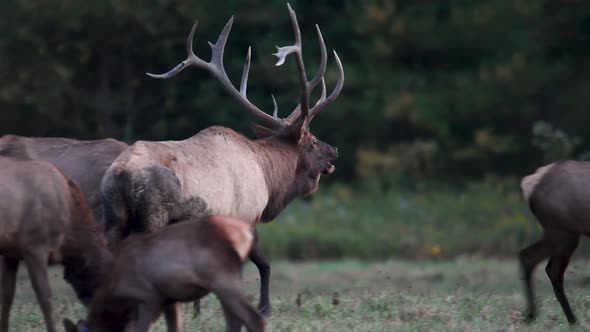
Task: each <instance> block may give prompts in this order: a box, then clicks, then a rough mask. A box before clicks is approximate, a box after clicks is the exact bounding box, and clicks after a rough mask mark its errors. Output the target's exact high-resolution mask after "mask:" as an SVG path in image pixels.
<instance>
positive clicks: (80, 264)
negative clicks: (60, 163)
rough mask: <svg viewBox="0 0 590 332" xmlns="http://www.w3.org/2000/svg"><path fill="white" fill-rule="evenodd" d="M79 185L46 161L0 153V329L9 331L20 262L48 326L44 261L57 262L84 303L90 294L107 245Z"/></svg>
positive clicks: (107, 255) (48, 293)
mask: <svg viewBox="0 0 590 332" xmlns="http://www.w3.org/2000/svg"><path fill="white" fill-rule="evenodd" d="M99 226H100V225H99V224H98V223H97V222H96V221H95V219H94V216H93V215H92V212H91V211H90V209H89V208H88V206H87V204H86V201H85V200H84V197H83V195H82V193H81V191H80V189H79V188H78V186H77V185H76V184H75V183H74V182H73V181H71V180H70V179H68V178H67V177H65V176H64V175H63V174H62V173H61V172H60V171H59V170H58V169H57V168H56V167H55V166H53V165H52V164H50V163H49V162H45V161H21V160H16V159H12V158H6V157H0V255H2V256H3V257H2V280H1V281H2V298H1V302H2V312H1V315H0V331H2V332H5V331H8V326H9V324H8V321H9V314H10V307H11V306H12V301H13V299H14V291H15V288H16V276H17V272H18V266H19V262H20V261H21V260H22V261H24V262H25V264H26V266H27V270H28V272H29V278H30V280H31V283H32V285H33V289H34V290H35V295H36V296H37V301H38V302H39V305H40V306H41V310H42V311H43V317H44V319H45V324H46V327H47V331H55V327H54V323H53V317H52V309H51V290H50V287H49V282H48V279H47V265H48V264H60V263H61V264H62V265H63V266H64V278H65V279H66V281H67V282H68V283H70V284H71V285H72V287H73V288H74V290H75V291H76V294H77V295H78V297H79V299H80V300H81V301H82V302H83V303H88V300H89V299H90V298H91V297H92V296H93V293H94V291H95V290H96V288H97V287H98V285H99V281H100V279H101V278H102V274H103V273H104V270H103V267H105V266H106V264H107V263H108V262H109V261H110V259H111V254H110V251H108V249H107V246H106V240H105V238H104V236H103V234H102V231H101V228H100V227H99Z"/></svg>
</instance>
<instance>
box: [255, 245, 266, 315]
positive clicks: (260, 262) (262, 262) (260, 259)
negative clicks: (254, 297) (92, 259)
mask: <svg viewBox="0 0 590 332" xmlns="http://www.w3.org/2000/svg"><path fill="white" fill-rule="evenodd" d="M250 260H251V261H252V262H253V263H254V264H255V265H256V267H257V268H258V272H259V273H260V302H259V304H258V310H259V311H260V313H261V314H262V315H264V316H265V317H268V316H270V312H271V307H270V299H269V287H270V285H269V284H270V264H269V262H268V259H267V258H266V256H264V253H263V252H262V250H261V249H260V247H259V246H258V244H254V246H253V247H252V250H251V251H250Z"/></svg>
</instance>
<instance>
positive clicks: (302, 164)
mask: <svg viewBox="0 0 590 332" xmlns="http://www.w3.org/2000/svg"><path fill="white" fill-rule="evenodd" d="M287 7H288V9H289V14H290V16H291V21H292V23H293V30H294V32H295V43H294V44H293V45H290V46H285V47H277V52H276V53H274V54H273V55H274V56H276V57H277V58H278V61H277V63H276V66H280V65H282V64H283V63H285V60H286V58H287V56H288V55H289V54H294V55H295V58H296V63H297V69H298V77H299V85H300V90H301V92H300V102H299V105H298V106H297V107H296V108H295V109H294V110H293V112H291V114H289V116H288V117H286V118H283V119H281V118H279V117H278V106H277V103H276V100H275V99H274V96H273V97H272V99H273V104H274V110H273V115H272V116H271V115H269V114H268V113H266V112H264V111H262V110H261V109H260V108H258V107H257V106H255V105H254V104H252V103H251V102H250V101H249V100H248V98H247V97H246V90H247V86H248V73H249V70H250V61H251V48H248V53H247V56H246V63H245V65H244V69H243V71H242V79H241V83H240V89H239V90H238V89H236V88H235V87H234V86H233V84H232V83H231V81H230V79H229V78H228V76H227V74H226V72H225V69H224V67H223V51H224V48H225V44H226V42H227V38H228V36H229V33H230V30H231V27H232V23H233V17H232V18H230V20H229V21H228V22H227V24H226V25H225V27H224V28H223V30H222V32H221V34H220V35H219V38H218V39H217V42H216V43H215V44H211V43H209V46H210V47H211V60H210V61H209V62H206V61H204V60H202V59H201V58H199V57H198V56H196V55H195V53H194V52H193V39H194V35H195V31H196V28H197V23H196V22H195V24H194V25H193V27H192V29H191V32H190V34H189V36H188V39H187V42H186V49H187V53H188V57H187V58H186V59H185V60H184V61H182V62H181V63H179V64H178V65H177V66H176V67H174V68H173V69H171V70H170V71H168V72H167V73H165V74H161V75H156V74H150V73H147V75H149V76H150V77H154V78H160V79H168V78H171V77H173V76H175V75H177V74H178V73H180V72H181V71H182V70H183V69H184V68H186V67H189V66H195V67H197V68H201V69H205V70H206V71H208V72H209V73H211V74H212V75H213V76H214V77H215V78H216V79H217V80H218V81H220V83H221V84H222V85H223V88H224V89H225V91H226V92H227V93H228V94H229V95H230V96H231V97H232V98H233V99H234V100H236V101H237V102H238V103H239V104H240V105H241V106H242V107H243V108H245V109H246V110H247V111H248V113H250V115H251V116H253V117H254V118H255V119H256V120H258V121H260V122H263V123H264V126H263V125H260V124H255V125H254V130H255V133H256V135H257V136H258V138H260V139H262V140H274V141H278V142H280V143H281V144H286V145H287V146H288V147H289V148H290V149H291V150H293V151H296V152H297V154H298V157H299V158H298V165H297V170H296V173H297V177H305V178H307V179H310V180H311V181H312V183H310V184H308V185H304V187H305V188H306V189H304V190H303V192H301V194H309V193H311V192H313V191H315V189H316V188H317V183H318V181H319V178H320V176H321V174H331V173H332V172H333V171H334V169H335V167H334V165H333V164H332V163H333V162H334V161H335V160H336V159H337V158H338V151H337V149H336V148H335V147H333V146H331V145H329V144H327V143H325V142H322V141H320V140H319V139H317V138H316V137H315V136H314V135H313V134H312V133H311V132H310V130H309V124H310V122H311V120H312V119H313V118H314V117H315V116H316V115H317V114H318V113H319V112H320V111H321V110H323V109H324V108H326V106H328V105H329V104H330V103H331V102H333V101H334V100H335V99H336V98H337V97H338V95H339V94H340V91H341V90H342V86H343V84H344V69H343V67H342V63H341V62H340V59H339V58H338V54H337V53H336V51H334V59H335V60H336V64H337V66H338V73H339V76H338V80H337V82H336V87H335V88H334V90H333V91H332V92H331V93H330V95H328V96H326V85H325V82H324V75H325V73H326V65H327V52H326V44H325V43H324V39H323V37H322V33H321V31H320V28H319V26H317V25H316V30H317V33H318V38H319V41H320V50H321V61H320V66H319V69H318V72H317V73H316V74H315V76H314V77H313V78H312V79H311V80H310V81H308V80H307V74H306V72H305V65H304V62H303V52H302V43H301V31H300V29H299V24H298V22H297V17H296V14H295V11H293V9H292V8H291V6H290V5H289V4H287ZM320 83H322V94H321V97H320V99H319V100H318V101H317V102H316V104H315V105H314V106H313V107H310V105H309V98H310V94H311V92H312V91H313V90H314V88H316V87H317V86H318V85H319V84H320Z"/></svg>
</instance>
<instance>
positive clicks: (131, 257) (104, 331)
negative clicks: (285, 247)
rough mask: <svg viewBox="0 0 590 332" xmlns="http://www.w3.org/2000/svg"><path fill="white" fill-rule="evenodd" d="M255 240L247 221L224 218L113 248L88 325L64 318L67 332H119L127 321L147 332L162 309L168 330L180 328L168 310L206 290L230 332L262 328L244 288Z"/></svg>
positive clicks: (192, 223) (191, 223) (137, 237)
mask: <svg viewBox="0 0 590 332" xmlns="http://www.w3.org/2000/svg"><path fill="white" fill-rule="evenodd" d="M253 240H254V237H253V235H252V233H251V230H250V226H249V225H248V224H247V223H245V222H243V221H240V220H236V219H234V218H230V217H224V216H210V217H205V218H201V219H192V220H187V221H183V222H179V223H177V224H174V225H171V226H169V227H165V228H163V229H162V230H160V231H158V232H154V233H151V234H141V235H133V236H130V237H129V238H127V239H126V240H125V241H123V242H122V243H121V244H120V246H119V248H118V249H117V250H116V252H115V258H114V260H113V264H112V266H111V272H110V274H109V276H108V277H107V278H106V279H104V280H103V282H102V283H101V287H100V288H99V289H98V290H97V292H96V296H95V298H94V299H93V301H92V304H91V305H90V311H89V313H88V317H87V319H86V321H83V320H82V321H78V324H77V326H76V325H74V324H73V323H72V322H71V321H69V320H64V325H65V328H66V331H67V332H77V331H94V332H118V331H124V330H125V329H126V328H128V325H130V324H134V325H135V331H137V332H140V331H148V329H149V327H150V325H151V324H152V322H153V321H155V320H156V319H157V318H158V316H159V315H160V313H161V312H162V311H164V313H165V315H166V323H167V325H168V331H178V330H180V326H179V323H180V319H179V318H178V316H176V314H177V312H175V311H169V310H166V309H165V308H170V307H173V308H176V307H177V306H178V302H180V301H189V300H192V299H195V298H201V297H203V296H205V295H207V294H208V293H209V292H212V293H213V294H215V295H216V296H217V298H218V299H219V301H220V302H221V306H222V309H223V312H224V315H225V318H226V324H227V329H226V331H232V332H233V331H240V328H241V327H242V324H245V325H246V327H247V328H248V331H263V330H264V324H265V323H264V319H263V318H262V316H261V315H260V314H259V313H258V312H257V311H256V309H255V308H254V307H253V306H252V305H250V303H249V302H248V300H247V299H246V297H245V296H244V294H243V293H242V290H241V273H242V265H243V262H244V260H245V258H246V257H247V256H248V252H249V251H250V248H251V246H252V243H253ZM169 303H173V304H172V305H169ZM165 304H166V305H165ZM179 313H180V311H179V312H178V314H179Z"/></svg>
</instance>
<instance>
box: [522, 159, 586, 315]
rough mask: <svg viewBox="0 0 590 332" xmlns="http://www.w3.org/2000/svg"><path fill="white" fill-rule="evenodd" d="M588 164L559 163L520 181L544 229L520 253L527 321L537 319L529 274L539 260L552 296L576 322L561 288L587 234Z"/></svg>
mask: <svg viewBox="0 0 590 332" xmlns="http://www.w3.org/2000/svg"><path fill="white" fill-rule="evenodd" d="M589 184H590V162H583V161H571V160H568V161H560V162H555V163H552V164H549V165H546V166H543V167H540V168H538V169H537V170H536V172H535V173H534V174H531V175H529V176H526V177H524V178H523V179H522V181H521V187H522V191H523V194H524V197H525V199H526V200H527V202H528V204H529V207H530V209H531V211H532V213H533V214H534V215H535V217H536V218H537V221H538V222H539V224H540V225H541V226H542V227H543V237H542V238H541V240H539V241H537V242H535V243H533V244H532V245H530V246H529V247H527V248H525V249H523V250H521V251H520V263H521V266H522V272H523V277H524V283H525V291H526V297H527V314H526V318H527V320H529V321H530V320H532V319H534V318H535V316H536V307H535V298H534V290H533V283H532V274H533V271H534V269H535V267H536V266H537V264H539V263H540V262H541V261H542V260H544V259H545V258H547V257H549V262H548V263H547V266H546V267H545V271H546V272H547V276H548V277H549V279H550V280H551V284H552V286H553V291H554V293H555V297H556V298H557V300H558V301H559V304H560V305H561V308H562V309H563V312H564V314H565V316H566V318H567V320H568V322H569V323H570V324H574V323H575V322H576V317H575V316H574V313H573V312H572V309H571V307H570V304H569V302H568V300H567V297H566V295H565V291H564V289H563V279H564V274H565V270H566V269H567V266H568V264H569V262H570V258H571V256H572V254H573V253H574V251H575V250H576V248H577V247H578V242H579V240H580V236H581V235H589V234H590V195H588V188H589V187H588V186H589Z"/></svg>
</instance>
